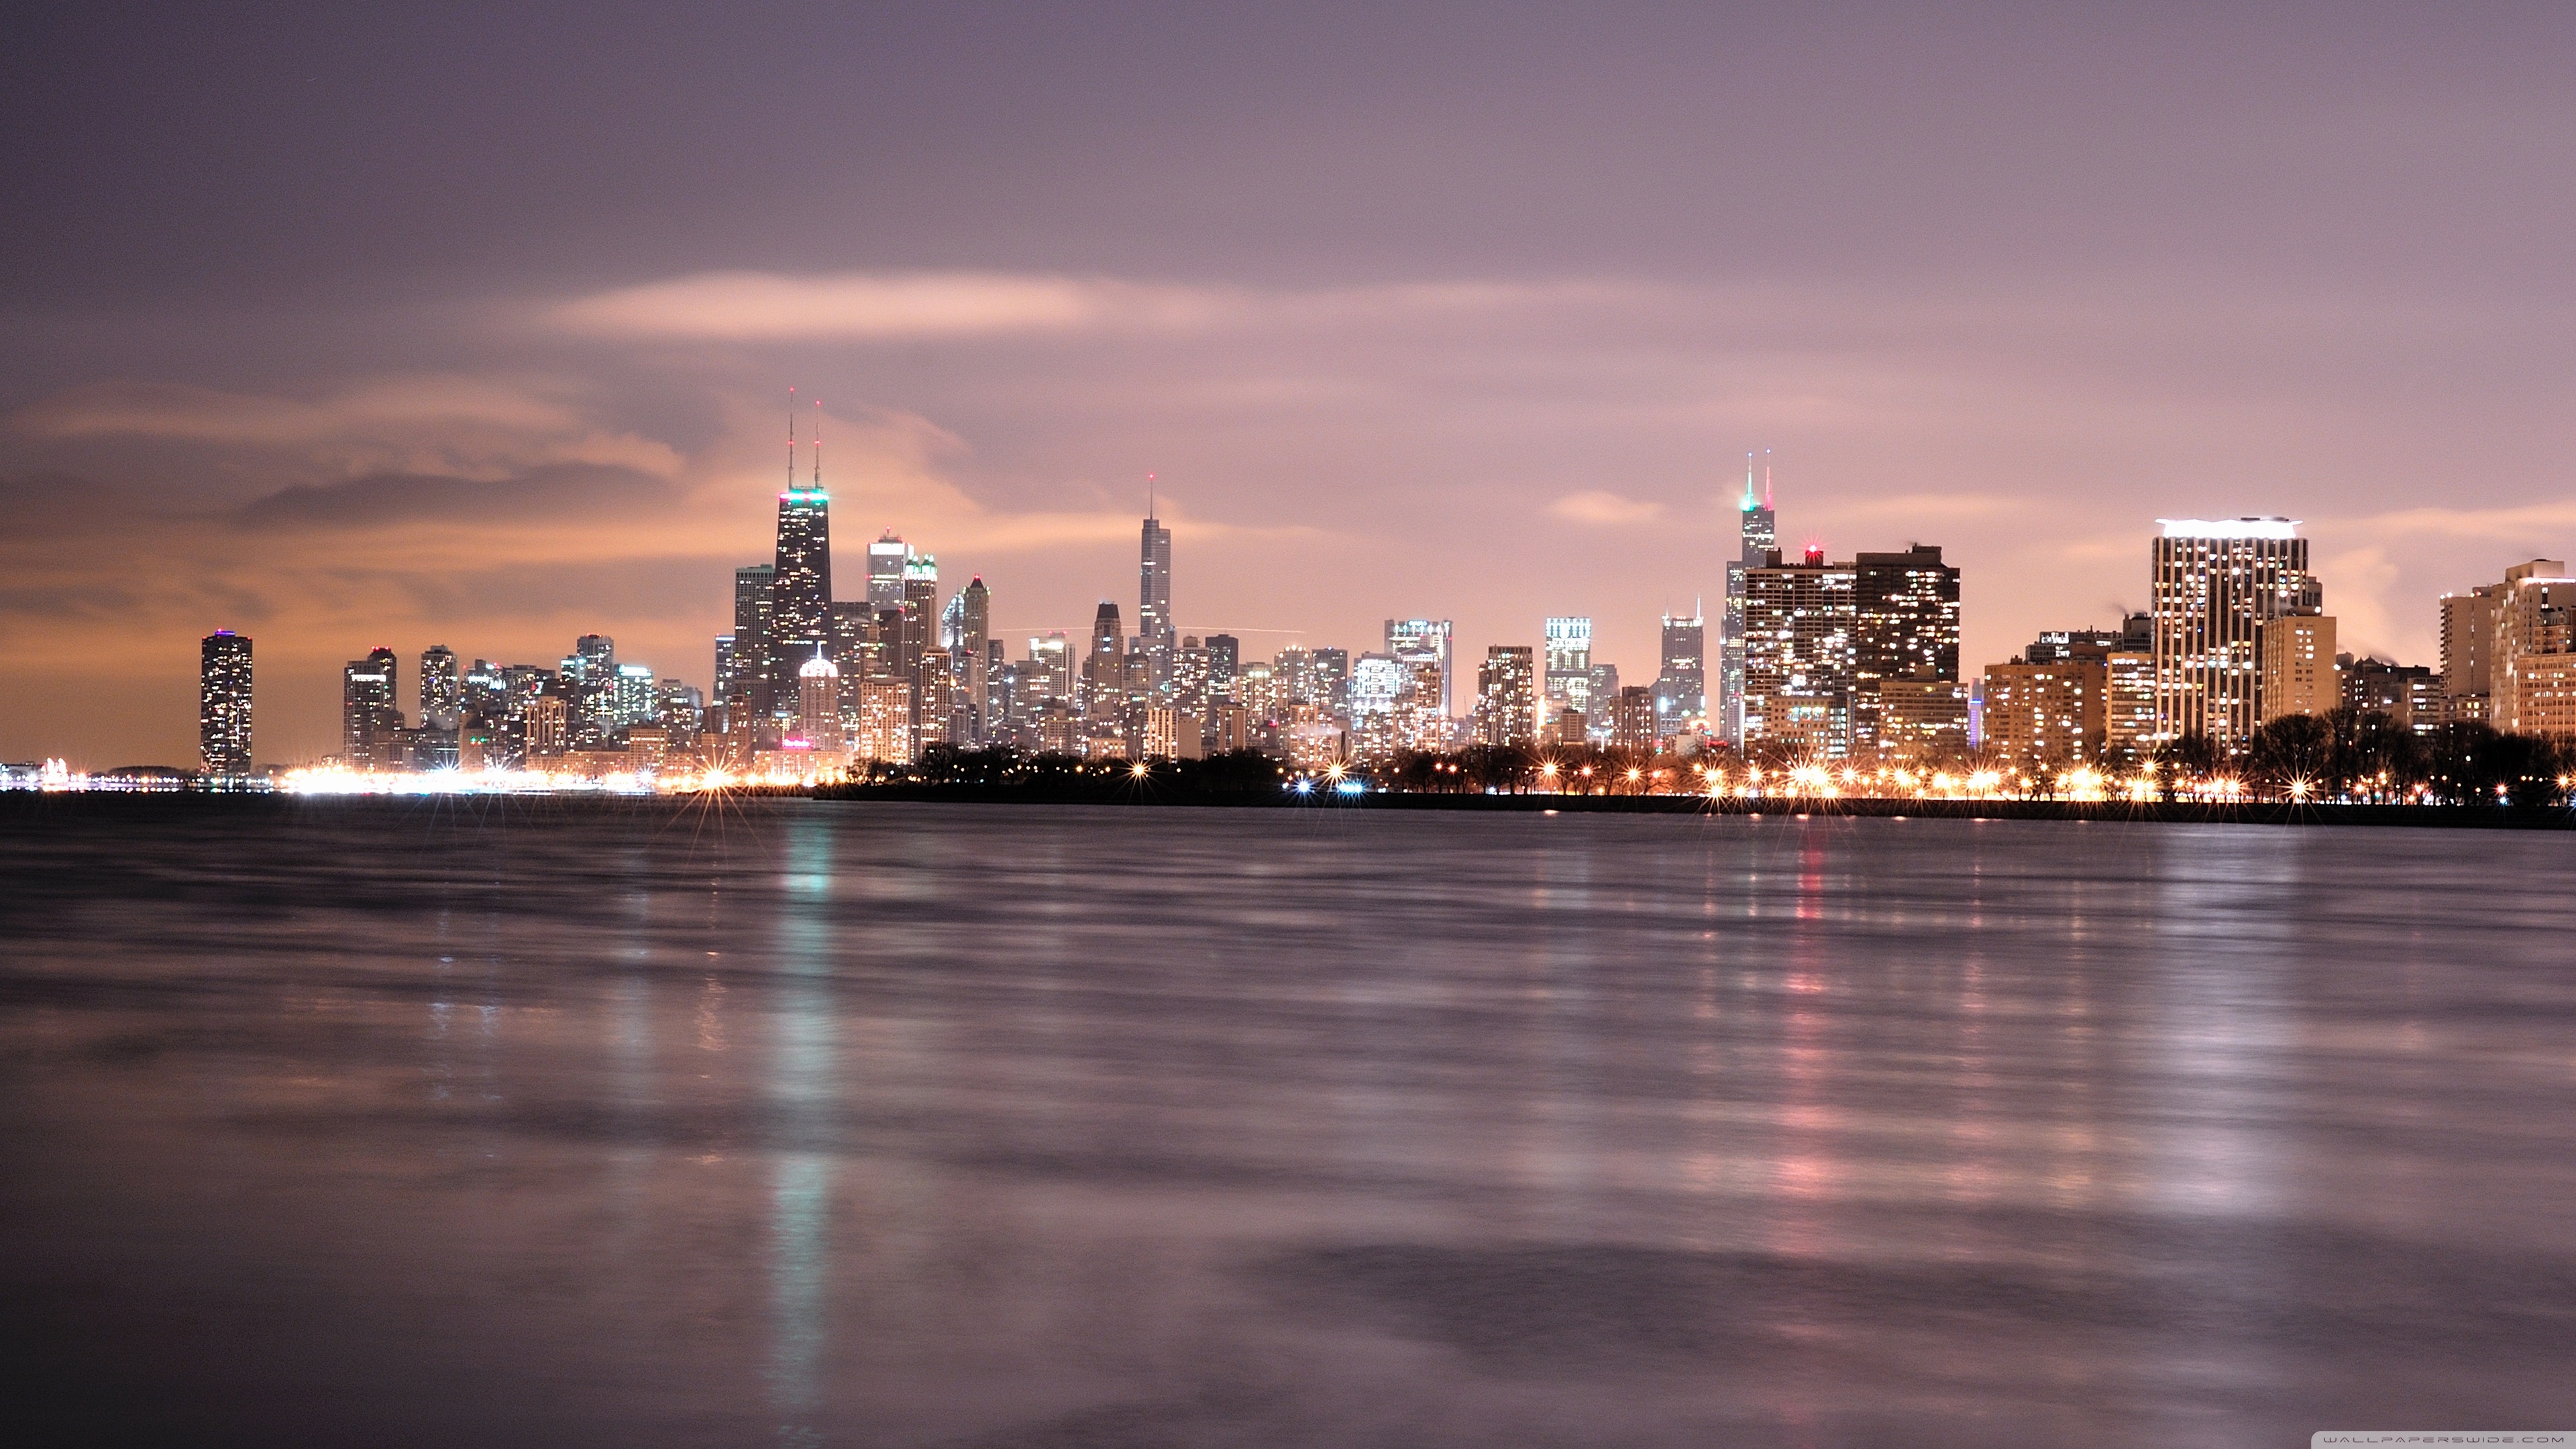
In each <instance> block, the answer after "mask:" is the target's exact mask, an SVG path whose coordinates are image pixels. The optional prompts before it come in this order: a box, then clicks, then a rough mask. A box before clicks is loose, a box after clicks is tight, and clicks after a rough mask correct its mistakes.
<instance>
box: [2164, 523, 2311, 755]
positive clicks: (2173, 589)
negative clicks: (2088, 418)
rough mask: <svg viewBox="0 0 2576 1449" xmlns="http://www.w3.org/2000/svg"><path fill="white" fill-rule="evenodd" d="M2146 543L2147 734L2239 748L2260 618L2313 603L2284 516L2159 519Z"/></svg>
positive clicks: (2255, 720)
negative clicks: (2149, 622) (2149, 605)
mask: <svg viewBox="0 0 2576 1449" xmlns="http://www.w3.org/2000/svg"><path fill="white" fill-rule="evenodd" d="M2158 522H2159V523H2160V524H2161V525H2162V526H2163V529H2164V532H2163V534H2162V535H2161V536H2160V537H2158V538H2157V539H2156V540H2155V544H2154V549H2153V590H2154V608H2153V612H2154V615H2155V656H2156V737H2157V739H2158V740H2160V741H2162V740H2170V739H2176V738H2179V737H2181V736H2183V735H2187V734H2199V735H2206V736H2208V737H2209V738H2210V740H2212V741H2213V742H2215V743H2216V744H2217V746H2218V747H2219V748H2220V749H2221V750H2223V751H2227V752H2230V753H2235V752H2240V751H2242V750H2243V749H2244V748H2245V747H2246V745H2247V743H2248V742H2249V741H2251V740H2252V739H2253V736H2254V730H2255V728H2256V726H2258V725H2260V724H2261V723H2262V719H2263V715H2262V657H2261V649H2262V632H2263V626H2264V625H2265V624H2267V623H2269V622H2271V621H2272V620H2274V619H2277V618H2280V617H2282V616H2284V615H2288V614H2314V613H2320V612H2322V609H2321V607H2320V595H2319V590H2318V587H2317V581H2316V577H2315V576H2314V575H2313V574H2311V573H2309V572H2308V541H2307V540H2306V539H2304V538H2301V537H2299V536H2298V531H2297V530H2298V524H2297V522H2296V520H2293V519H2288V518H2231V519H2217V520H2209V519H2190V518H2167V519H2159V520H2158Z"/></svg>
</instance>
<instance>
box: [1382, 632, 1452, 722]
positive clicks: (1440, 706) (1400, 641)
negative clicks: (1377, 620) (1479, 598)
mask: <svg viewBox="0 0 2576 1449" xmlns="http://www.w3.org/2000/svg"><path fill="white" fill-rule="evenodd" d="M1449 635H1450V628H1449V621H1448V620H1446V619H1389V620H1387V621H1386V652H1387V653H1389V654H1392V655H1394V656H1395V657H1396V659H1397V660H1398V661H1399V662H1401V663H1405V664H1421V663H1428V664H1432V665H1435V666H1437V667H1438V668H1439V671H1440V698H1439V701H1438V702H1437V704H1433V703H1432V702H1430V701H1423V702H1422V707H1424V708H1426V709H1432V708H1436V709H1437V710H1438V711H1439V713H1440V720H1441V727H1442V731H1443V733H1444V734H1445V733H1446V731H1447V727H1448V721H1449V718H1450V716H1451V715H1452V714H1454V713H1455V712H1456V711H1455V710H1453V709H1452V708H1451V707H1450V705H1451V701H1450V698H1449V682H1450V653H1449Z"/></svg>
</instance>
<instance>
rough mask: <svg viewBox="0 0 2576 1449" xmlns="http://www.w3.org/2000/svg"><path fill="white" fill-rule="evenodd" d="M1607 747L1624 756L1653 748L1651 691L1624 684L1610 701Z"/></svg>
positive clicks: (1641, 686) (1638, 686) (1653, 695)
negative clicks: (1608, 742) (1608, 740)
mask: <svg viewBox="0 0 2576 1449" xmlns="http://www.w3.org/2000/svg"><path fill="white" fill-rule="evenodd" d="M1610 748H1612V749H1614V750H1617V751H1619V752H1620V753H1621V754H1625V755H1648V754H1652V753H1654V750H1655V691H1654V690H1653V688H1652V687H1650V686H1648V685H1643V684H1630V685H1624V686H1622V687H1621V688H1620V690H1619V692H1618V693H1617V694H1615V695H1613V696H1611V700H1610Z"/></svg>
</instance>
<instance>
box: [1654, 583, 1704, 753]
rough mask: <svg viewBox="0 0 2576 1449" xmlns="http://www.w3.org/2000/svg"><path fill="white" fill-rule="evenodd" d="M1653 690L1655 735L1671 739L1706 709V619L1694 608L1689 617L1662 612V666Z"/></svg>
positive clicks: (1701, 715)
mask: <svg viewBox="0 0 2576 1449" xmlns="http://www.w3.org/2000/svg"><path fill="white" fill-rule="evenodd" d="M1654 691H1655V693H1654V699H1655V737H1656V738H1657V739H1671V738H1672V737H1673V736H1675V735H1677V734H1680V733H1681V732H1682V730H1683V728H1684V727H1685V726H1687V725H1688V724H1689V723H1690V722H1691V721H1692V720H1695V719H1699V718H1702V717H1704V716H1705V715H1706V714H1707V713H1708V622H1707V621H1706V620H1705V619H1702V618H1701V617H1700V615H1699V612H1698V611H1697V610H1696V609H1694V610H1693V611H1691V613H1690V615H1689V616H1688V617H1684V616H1682V615H1679V614H1666V615H1665V616H1664V623H1663V667H1662V668H1661V669H1660V670H1658V671H1657V672H1656V675H1655V684H1654Z"/></svg>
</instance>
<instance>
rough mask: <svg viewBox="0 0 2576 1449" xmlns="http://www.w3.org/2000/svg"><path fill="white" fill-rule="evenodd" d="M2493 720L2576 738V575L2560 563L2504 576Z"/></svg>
mask: <svg viewBox="0 0 2576 1449" xmlns="http://www.w3.org/2000/svg"><path fill="white" fill-rule="evenodd" d="M2494 637H2495V643H2494V646H2493V649H2492V652H2491V655H2490V657H2491V659H2492V663H2491V665H2490V673H2491V674H2492V676H2493V680H2494V692H2493V694H2492V695H2491V696H2490V704H2491V707H2490V710H2489V715H2488V718H2489V719H2490V721H2491V722H2492V723H2493V724H2494V725H2495V727H2496V728H2497V729H2500V730H2510V731H2512V732H2514V733H2516V734H2526V735H2547V736H2550V737H2552V738H2556V739H2560V740H2564V739H2567V738H2570V737H2571V736H2576V578H2570V577H2568V574H2567V566H2566V565H2565V564H2563V563H2560V562H2558V561H2557V560H2555V559H2533V560H2532V561H2530V562H2529V563H2521V564H2516V565H2514V566H2513V567H2512V568H2509V569H2507V570H2505V571H2504V585H2503V592H2502V593H2501V594H2499V595H2498V597H2497V600H2496V610H2495V636H2494Z"/></svg>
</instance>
